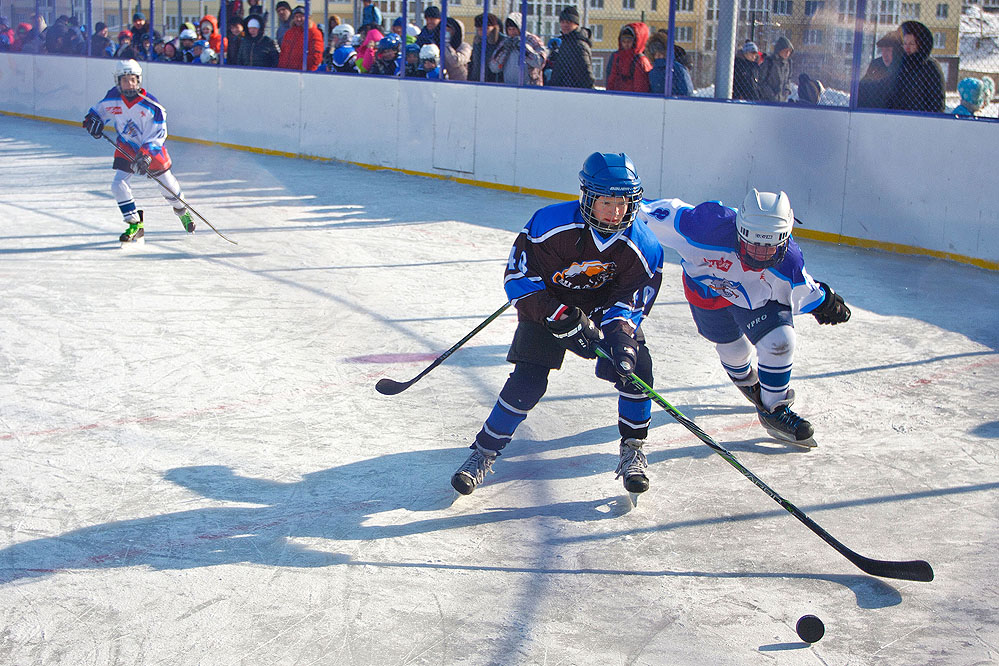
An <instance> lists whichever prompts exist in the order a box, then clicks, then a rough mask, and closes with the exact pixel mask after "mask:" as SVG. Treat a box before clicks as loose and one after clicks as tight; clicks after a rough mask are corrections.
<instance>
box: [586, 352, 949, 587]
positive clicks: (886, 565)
mask: <svg viewBox="0 0 999 666" xmlns="http://www.w3.org/2000/svg"><path fill="white" fill-rule="evenodd" d="M595 351H596V353H597V356H600V357H602V358H605V359H607V360H610V355H609V354H608V353H607V352H606V351H604V350H603V349H601V348H600V347H599V346H596V347H595ZM625 378H626V379H627V380H628V381H630V382H631V383H632V384H634V385H635V386H636V387H638V388H639V389H641V390H642V392H643V393H644V394H645V395H647V396H648V397H649V398H650V399H651V400H652V401H653V402H655V403H656V404H657V405H659V406H660V407H662V408H663V409H665V410H666V411H667V412H669V414H670V416H672V417H673V418H674V419H676V421H677V422H678V423H679V424H680V425H682V426H683V427H684V428H686V429H687V430H689V431H690V432H692V433H693V434H694V435H695V436H696V437H697V438H698V439H699V440H701V441H702V442H704V443H705V444H707V445H708V446H710V447H711V448H712V449H713V450H714V451H715V453H717V454H718V455H720V456H721V457H722V458H724V459H725V460H726V461H727V462H728V463H729V464H730V465H732V467H735V468H736V469H737V470H739V472H740V473H741V474H742V475H743V476H744V477H746V478H747V479H749V480H750V481H752V482H753V483H754V484H756V487H757V488H759V489H760V490H762V491H763V492H765V493H766V494H767V495H769V496H770V498H771V499H773V500H774V501H775V502H777V503H778V504H780V505H781V506H782V507H784V509H785V510H787V511H788V512H789V513H790V514H791V515H792V516H794V517H795V518H797V519H798V520H800V521H801V522H803V523H804V524H805V526H806V527H807V528H808V529H810V530H812V531H813V532H815V533H816V534H818V535H819V537H821V538H822V540H823V541H825V542H826V543H827V544H829V545H830V546H832V547H833V548H835V549H836V550H837V551H839V553H840V554H841V555H842V556H843V557H845V558H846V559H848V560H850V561H851V562H853V563H854V564H855V565H856V566H857V567H859V568H860V569H861V570H862V571H864V572H866V573H869V574H870V575H872V576H880V577H882V578H900V579H902V580H916V581H922V582H928V581H931V580H933V568H932V567H931V566H930V563H929V562H926V561H924V560H912V561H908V562H894V561H889V560H872V559H871V558H869V557H864V556H863V555H860V554H858V553H856V552H854V551H852V550H850V549H849V548H847V547H846V546H845V545H843V544H842V543H841V542H840V541H838V540H837V539H836V538H834V537H833V536H832V535H830V534H829V533H828V532H826V531H825V530H824V529H822V528H821V527H820V526H819V524H818V523H816V522H815V521H814V520H812V519H811V518H809V517H808V516H807V515H805V513H804V512H803V511H802V510H801V509H799V508H798V507H796V506H795V505H793V504H791V503H790V502H788V501H787V500H786V499H784V498H783V497H781V496H780V495H779V494H777V492H776V491H775V490H773V489H772V488H771V487H770V486H768V485H767V484H766V483H764V482H763V481H762V480H761V479H760V478H759V477H758V476H756V475H755V474H753V473H752V472H750V471H749V470H748V469H746V468H745V467H743V465H742V463H740V462H739V461H738V460H736V458H735V456H734V455H732V454H731V453H730V452H729V451H727V450H726V449H724V448H722V447H721V446H720V445H719V444H718V443H717V442H716V441H715V440H713V439H712V438H711V436H710V435H708V434H707V433H705V432H704V431H703V430H701V428H700V426H698V425H697V424H696V423H694V422H693V421H691V420H690V419H689V418H687V417H686V416H684V415H683V414H682V413H681V412H680V410H678V409H677V408H676V407H674V406H673V405H671V404H669V402H667V401H666V399H665V398H663V397H662V396H661V395H659V394H658V393H656V392H655V391H654V390H653V389H652V387H651V386H649V385H648V384H646V383H645V382H643V381H642V380H641V378H639V377H638V375H636V374H635V373H633V372H632V373H630V374H628V375H625Z"/></svg>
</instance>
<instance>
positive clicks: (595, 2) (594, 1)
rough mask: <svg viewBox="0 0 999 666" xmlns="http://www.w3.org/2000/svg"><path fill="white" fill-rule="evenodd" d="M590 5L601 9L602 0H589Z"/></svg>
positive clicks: (602, 6) (602, 5)
mask: <svg viewBox="0 0 999 666" xmlns="http://www.w3.org/2000/svg"><path fill="white" fill-rule="evenodd" d="M590 7H595V8H596V9H603V8H604V0H590Z"/></svg>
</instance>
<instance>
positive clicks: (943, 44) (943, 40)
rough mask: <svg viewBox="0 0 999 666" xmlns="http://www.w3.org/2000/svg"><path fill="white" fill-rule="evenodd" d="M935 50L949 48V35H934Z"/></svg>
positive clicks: (938, 33)
mask: <svg viewBox="0 0 999 666" xmlns="http://www.w3.org/2000/svg"><path fill="white" fill-rule="evenodd" d="M933 48H935V49H945V48H947V35H945V34H944V33H942V32H934V33H933Z"/></svg>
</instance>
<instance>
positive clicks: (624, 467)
mask: <svg viewBox="0 0 999 666" xmlns="http://www.w3.org/2000/svg"><path fill="white" fill-rule="evenodd" d="M644 445H645V440H643V439H634V438H633V437H629V438H628V439H624V440H621V450H620V452H621V461H620V462H619V463H618V464H617V469H616V470H614V471H615V473H616V474H617V476H615V477H614V478H615V479H620V478H622V477H624V489H625V490H627V491H628V492H629V493H630V494H631V501H632V503H634V504H637V503H638V495H639V493H644V492H645V491H646V490H648V489H649V477H647V476H646V475H645V468H646V467H648V466H649V461H648V460H646V459H645V454H644V453H643V452H642V447H643V446H644Z"/></svg>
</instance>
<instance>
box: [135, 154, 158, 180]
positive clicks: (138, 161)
mask: <svg viewBox="0 0 999 666" xmlns="http://www.w3.org/2000/svg"><path fill="white" fill-rule="evenodd" d="M152 161H153V158H152V157H151V156H149V155H147V154H145V153H139V154H138V155H136V156H135V159H134V160H132V173H138V174H142V175H143V176H144V175H146V174H147V173H149V164H150V163H151V162H152Z"/></svg>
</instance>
